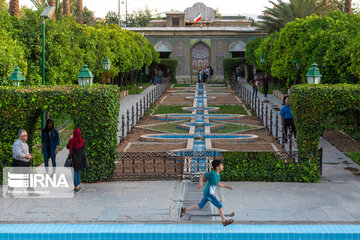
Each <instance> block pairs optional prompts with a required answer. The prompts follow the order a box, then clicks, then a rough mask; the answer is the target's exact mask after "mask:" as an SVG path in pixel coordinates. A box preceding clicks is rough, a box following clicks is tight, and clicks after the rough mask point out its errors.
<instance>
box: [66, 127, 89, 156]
mask: <svg viewBox="0 0 360 240" xmlns="http://www.w3.org/2000/svg"><path fill="white" fill-rule="evenodd" d="M84 144H85V139H83V138H82V137H81V131H80V129H79V128H75V129H74V133H73V137H72V138H70V140H69V151H70V154H72V150H73V148H75V149H79V148H81V147H82V146H84Z"/></svg>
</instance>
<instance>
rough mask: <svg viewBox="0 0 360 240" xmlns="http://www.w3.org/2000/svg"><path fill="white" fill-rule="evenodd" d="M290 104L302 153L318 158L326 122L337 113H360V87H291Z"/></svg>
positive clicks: (341, 85) (343, 85) (325, 85)
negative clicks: (319, 145) (321, 136)
mask: <svg viewBox="0 0 360 240" xmlns="http://www.w3.org/2000/svg"><path fill="white" fill-rule="evenodd" d="M290 103H291V106H292V108H291V111H292V114H293V116H294V121H295V126H296V131H297V134H296V143H297V146H298V150H299V151H300V152H303V153H311V154H312V155H313V156H317V152H318V149H317V146H318V144H319V141H320V135H321V133H322V131H323V129H324V123H325V120H326V119H327V118H330V117H333V116H334V113H335V112H337V111H344V110H348V109H349V110H350V109H351V110H360V85H350V84H336V85H329V84H324V85H323V84H320V85H315V84H303V85H295V86H293V87H292V88H291V98H290Z"/></svg>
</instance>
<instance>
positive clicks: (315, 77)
mask: <svg viewBox="0 0 360 240" xmlns="http://www.w3.org/2000/svg"><path fill="white" fill-rule="evenodd" d="M306 77H307V81H308V83H315V84H319V83H320V80H321V77H322V75H321V74H320V70H319V69H318V68H317V64H316V63H315V62H314V63H313V64H312V67H311V68H310V69H309V72H308V73H307V74H306Z"/></svg>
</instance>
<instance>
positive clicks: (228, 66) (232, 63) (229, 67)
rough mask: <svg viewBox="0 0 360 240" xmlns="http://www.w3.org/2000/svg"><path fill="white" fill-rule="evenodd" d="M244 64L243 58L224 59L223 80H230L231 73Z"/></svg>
mask: <svg viewBox="0 0 360 240" xmlns="http://www.w3.org/2000/svg"><path fill="white" fill-rule="evenodd" d="M245 63H246V60H245V58H225V59H224V60H223V69H224V79H230V78H231V73H232V71H233V70H234V69H235V68H236V67H237V66H239V65H240V64H245Z"/></svg>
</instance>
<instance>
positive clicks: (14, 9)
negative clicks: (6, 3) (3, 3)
mask: <svg viewBox="0 0 360 240" xmlns="http://www.w3.org/2000/svg"><path fill="white" fill-rule="evenodd" d="M9 10H10V15H11V16H15V17H17V18H18V19H20V9H19V0H10V7H9Z"/></svg>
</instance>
